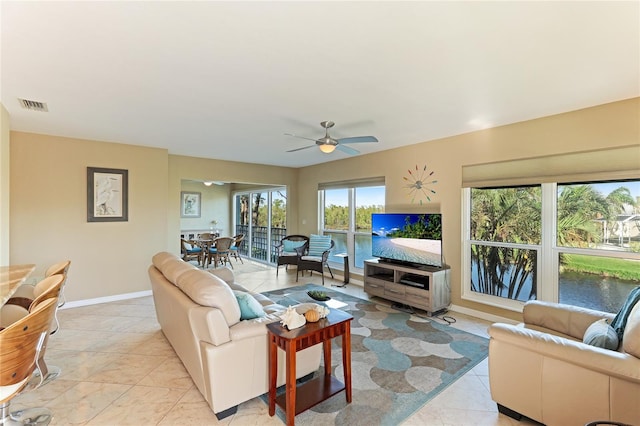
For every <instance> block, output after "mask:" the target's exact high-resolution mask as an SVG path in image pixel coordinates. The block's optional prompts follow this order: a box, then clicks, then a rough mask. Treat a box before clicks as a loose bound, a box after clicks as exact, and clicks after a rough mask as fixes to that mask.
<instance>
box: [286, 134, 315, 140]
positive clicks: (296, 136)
mask: <svg viewBox="0 0 640 426" xmlns="http://www.w3.org/2000/svg"><path fill="white" fill-rule="evenodd" d="M285 136H293V137H294V138H300V139H306V140H308V141H314V142H315V141H316V139H312V138H306V137H304V136H298V135H294V134H293V133H285Z"/></svg>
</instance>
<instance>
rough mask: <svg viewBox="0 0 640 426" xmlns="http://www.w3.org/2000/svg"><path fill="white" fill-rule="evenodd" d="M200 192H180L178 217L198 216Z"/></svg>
mask: <svg viewBox="0 0 640 426" xmlns="http://www.w3.org/2000/svg"><path fill="white" fill-rule="evenodd" d="M201 200H202V196H201V193H200V192H189V191H182V192H180V217H200V201H201Z"/></svg>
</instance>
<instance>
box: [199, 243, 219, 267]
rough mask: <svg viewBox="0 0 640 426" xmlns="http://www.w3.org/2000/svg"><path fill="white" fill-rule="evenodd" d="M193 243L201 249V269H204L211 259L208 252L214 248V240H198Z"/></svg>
mask: <svg viewBox="0 0 640 426" xmlns="http://www.w3.org/2000/svg"><path fill="white" fill-rule="evenodd" d="M195 243H196V244H197V245H198V247H200V248H201V249H202V267H203V268H206V267H207V266H209V261H210V258H211V254H210V250H211V248H212V247H215V239H205V238H198V239H197V240H195Z"/></svg>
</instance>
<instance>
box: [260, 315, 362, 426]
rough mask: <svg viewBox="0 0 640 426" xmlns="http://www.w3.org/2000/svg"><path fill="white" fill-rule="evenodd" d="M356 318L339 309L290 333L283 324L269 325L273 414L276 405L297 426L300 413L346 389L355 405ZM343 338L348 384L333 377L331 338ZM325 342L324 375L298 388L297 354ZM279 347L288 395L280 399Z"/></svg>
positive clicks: (270, 401) (270, 410) (286, 393)
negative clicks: (353, 342) (353, 352)
mask: <svg viewBox="0 0 640 426" xmlns="http://www.w3.org/2000/svg"><path fill="white" fill-rule="evenodd" d="M352 319H353V317H352V316H351V315H350V314H348V313H346V312H344V311H340V310H337V309H330V312H329V315H327V317H325V318H322V319H321V320H319V321H318V322H311V323H310V322H308V323H306V324H305V325H304V326H302V327H300V328H296V329H294V330H291V331H289V330H288V329H287V328H286V327H284V326H283V325H282V324H280V323H279V322H274V323H271V324H267V330H268V332H269V415H270V416H273V415H274V414H275V412H276V403H277V404H278V405H279V406H280V407H281V408H282V409H283V410H284V411H285V413H286V417H287V419H286V420H287V425H293V424H294V419H295V416H296V414H299V413H301V412H303V411H305V410H307V409H309V408H311V407H313V406H314V405H316V404H318V403H319V402H322V401H324V400H325V399H327V398H329V397H331V396H333V395H335V394H336V393H338V392H340V391H342V390H344V391H345V394H346V397H347V403H350V402H351V320H352ZM338 336H342V364H343V366H344V383H342V382H340V381H339V380H338V379H336V378H335V377H333V376H332V375H331V339H333V338H334V337H338ZM319 343H322V345H323V352H324V375H322V376H319V377H316V378H315V379H312V380H309V381H308V382H305V383H303V384H301V385H300V386H297V385H296V352H298V351H301V350H303V349H306V348H308V347H310V346H313V345H317V344H319ZM278 348H280V349H282V350H284V351H285V353H286V357H287V359H286V369H287V371H286V378H287V384H286V392H285V393H284V394H283V395H280V396H278V397H276V381H277V377H278Z"/></svg>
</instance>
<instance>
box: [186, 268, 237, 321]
mask: <svg viewBox="0 0 640 426" xmlns="http://www.w3.org/2000/svg"><path fill="white" fill-rule="evenodd" d="M176 285H177V286H178V288H180V290H182V291H183V292H184V293H185V294H186V295H187V296H189V297H190V298H191V300H193V301H194V302H196V303H197V304H199V305H202V306H210V307H213V308H218V309H220V311H221V312H222V315H224V319H225V320H226V321H227V325H229V326H232V325H233V324H235V323H237V322H239V321H240V306H239V305H238V301H237V300H236V296H235V295H234V294H233V291H232V290H231V288H230V287H229V286H228V285H227V283H225V282H224V281H222V280H221V279H220V278H218V277H216V276H215V275H212V274H210V273H208V272H205V271H201V270H199V269H195V270H193V271H188V272H185V273H183V274H182V275H180V276H179V277H178V279H177V280H176Z"/></svg>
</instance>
